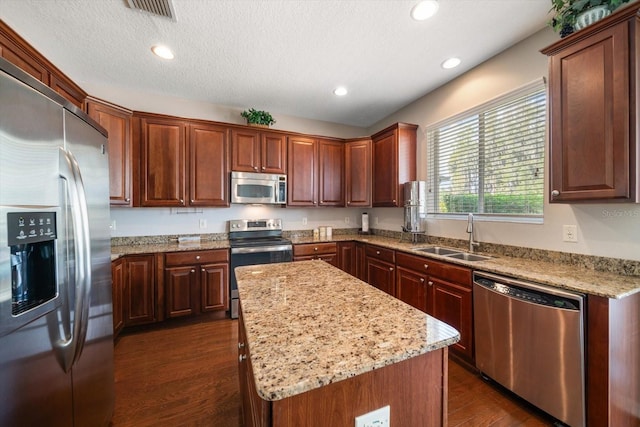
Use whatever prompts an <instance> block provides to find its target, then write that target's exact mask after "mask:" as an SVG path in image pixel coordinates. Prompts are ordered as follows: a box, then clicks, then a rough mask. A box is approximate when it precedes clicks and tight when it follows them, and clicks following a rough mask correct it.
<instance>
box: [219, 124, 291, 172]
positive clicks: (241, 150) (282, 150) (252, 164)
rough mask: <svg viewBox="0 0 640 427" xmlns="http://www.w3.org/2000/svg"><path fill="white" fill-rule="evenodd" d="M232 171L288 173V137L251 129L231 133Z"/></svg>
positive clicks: (234, 130)
mask: <svg viewBox="0 0 640 427" xmlns="http://www.w3.org/2000/svg"><path fill="white" fill-rule="evenodd" d="M231 145H232V148H231V153H232V161H231V170H233V171H240V172H260V173H277V174H286V173H287V137H286V135H285V134H280V133H276V132H260V131H255V130H251V129H233V130H232V131H231Z"/></svg>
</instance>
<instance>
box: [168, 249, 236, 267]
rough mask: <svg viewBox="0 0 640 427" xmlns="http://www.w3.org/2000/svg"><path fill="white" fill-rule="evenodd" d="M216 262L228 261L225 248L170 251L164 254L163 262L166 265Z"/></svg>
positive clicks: (227, 253) (227, 252)
mask: <svg viewBox="0 0 640 427" xmlns="http://www.w3.org/2000/svg"><path fill="white" fill-rule="evenodd" d="M216 262H229V251H228V250H226V249H215V250H210V251H186V252H170V253H167V254H165V264H166V265H167V266H171V265H193V264H209V263H216Z"/></svg>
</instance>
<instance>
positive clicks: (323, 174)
mask: <svg viewBox="0 0 640 427" xmlns="http://www.w3.org/2000/svg"><path fill="white" fill-rule="evenodd" d="M343 176H344V144H343V143H342V142H338V141H327V140H320V141H318V204H319V205H320V206H344V179H343Z"/></svg>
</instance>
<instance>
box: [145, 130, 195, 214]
mask: <svg viewBox="0 0 640 427" xmlns="http://www.w3.org/2000/svg"><path fill="white" fill-rule="evenodd" d="M186 129H187V125H186V123H185V122H184V121H182V120H177V119H170V118H159V117H143V118H141V119H140V130H141V141H140V142H141V144H140V154H141V156H140V181H141V182H140V193H141V197H140V205H141V206H186V204H185V179H184V177H185V169H186V168H185V158H186V157H185V156H186Z"/></svg>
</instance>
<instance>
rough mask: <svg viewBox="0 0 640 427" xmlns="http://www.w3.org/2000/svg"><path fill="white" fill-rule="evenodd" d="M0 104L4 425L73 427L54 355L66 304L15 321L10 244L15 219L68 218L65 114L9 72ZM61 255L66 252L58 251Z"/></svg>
mask: <svg viewBox="0 0 640 427" xmlns="http://www.w3.org/2000/svg"><path fill="white" fill-rule="evenodd" d="M0 99H1V100H2V102H0V396H2V404H0V425H2V426H22V425H56V426H58V425H59V426H70V425H73V419H72V414H73V412H72V408H73V405H72V401H71V399H72V394H71V375H70V374H68V373H65V372H64V370H63V369H62V368H61V365H60V361H59V356H60V353H59V352H57V351H56V350H55V347H54V346H55V344H56V342H57V340H58V338H59V337H60V335H61V334H62V335H64V329H65V321H66V320H68V318H66V319H65V316H64V315H63V314H62V311H61V310H62V308H63V306H64V304H65V302H64V298H63V297H62V295H60V293H58V295H56V297H55V298H53V299H52V300H50V301H49V302H47V303H45V304H42V305H40V306H39V307H36V308H33V309H31V310H29V311H27V312H25V313H21V314H19V315H16V316H14V315H12V313H11V298H12V277H11V271H12V270H11V261H10V248H9V246H8V236H7V213H9V212H17V211H32V210H35V211H43V212H56V213H57V214H60V213H61V212H60V202H59V199H60V179H59V177H58V172H59V171H58V151H59V149H60V147H61V146H62V143H63V126H62V111H63V110H62V107H61V105H59V104H58V103H56V102H53V101H51V100H49V99H48V98H46V97H44V96H43V95H41V94H40V93H39V92H37V91H36V90H33V89H32V88H30V87H29V86H27V85H25V84H23V83H21V82H19V81H18V80H16V79H14V78H13V77H11V76H9V75H8V74H6V73H5V72H3V71H2V70H0ZM56 216H57V218H59V221H62V218H61V215H56ZM56 252H57V254H58V255H60V252H64V249H62V248H61V247H60V246H59V244H58V243H57V244H56ZM59 258H60V259H63V257H59ZM61 262H62V261H58V262H57V263H56V264H57V269H58V274H57V277H56V281H57V284H58V285H60V284H61V283H64V282H65V281H66V278H65V277H64V276H63V274H64V268H63V266H62V264H61Z"/></svg>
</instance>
